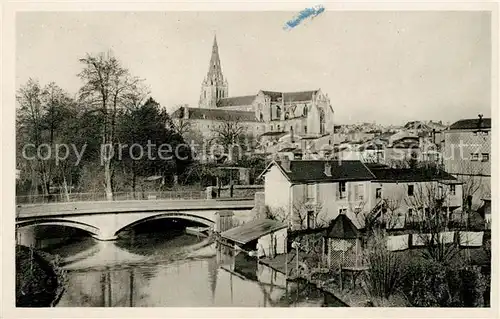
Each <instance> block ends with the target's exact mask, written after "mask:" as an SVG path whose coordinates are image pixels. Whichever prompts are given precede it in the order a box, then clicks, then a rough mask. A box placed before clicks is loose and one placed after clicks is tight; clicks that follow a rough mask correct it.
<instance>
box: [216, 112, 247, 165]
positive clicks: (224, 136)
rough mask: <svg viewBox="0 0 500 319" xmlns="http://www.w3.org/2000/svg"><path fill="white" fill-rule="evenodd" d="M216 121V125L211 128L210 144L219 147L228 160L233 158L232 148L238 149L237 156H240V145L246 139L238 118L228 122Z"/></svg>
mask: <svg viewBox="0 0 500 319" xmlns="http://www.w3.org/2000/svg"><path fill="white" fill-rule="evenodd" d="M216 121H217V124H216V125H213V126H212V128H211V133H212V139H211V141H210V142H211V143H210V144H212V143H216V144H218V145H220V146H221V147H222V148H223V149H224V152H225V154H227V156H228V158H229V160H232V158H233V152H234V147H238V152H239V154H238V155H239V156H241V152H242V151H243V147H242V145H243V144H244V143H245V137H246V134H245V130H246V129H245V126H244V125H243V123H242V122H241V119H240V118H238V117H234V118H232V119H229V120H227V119H222V118H218V119H217V120H216Z"/></svg>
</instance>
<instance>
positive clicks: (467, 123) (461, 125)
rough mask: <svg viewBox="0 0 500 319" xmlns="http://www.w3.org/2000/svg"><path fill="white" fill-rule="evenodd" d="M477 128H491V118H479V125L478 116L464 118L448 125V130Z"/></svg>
mask: <svg viewBox="0 0 500 319" xmlns="http://www.w3.org/2000/svg"><path fill="white" fill-rule="evenodd" d="M479 128H482V129H485V128H489V129H491V118H483V119H481V125H479V118H476V119H464V120H460V121H457V122H455V123H453V124H451V125H450V130H469V129H479Z"/></svg>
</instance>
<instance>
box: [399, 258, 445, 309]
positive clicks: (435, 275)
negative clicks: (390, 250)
mask: <svg viewBox="0 0 500 319" xmlns="http://www.w3.org/2000/svg"><path fill="white" fill-rule="evenodd" d="M402 290H403V293H404V294H405V295H406V297H407V298H408V300H409V301H410V302H411V304H412V305H413V306H415V307H446V306H451V302H450V299H451V295H450V293H449V285H448V281H447V269H446V268H445V267H444V265H442V264H441V263H439V262H437V261H435V260H433V259H424V258H418V257H416V258H412V259H411V260H410V261H409V262H408V264H407V266H406V269H405V278H404V280H403V285H402Z"/></svg>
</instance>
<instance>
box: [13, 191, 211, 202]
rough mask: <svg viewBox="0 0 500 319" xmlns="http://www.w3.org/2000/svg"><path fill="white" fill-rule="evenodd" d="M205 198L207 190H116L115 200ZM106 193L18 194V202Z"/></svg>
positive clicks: (103, 197) (85, 197) (102, 196)
mask: <svg viewBox="0 0 500 319" xmlns="http://www.w3.org/2000/svg"><path fill="white" fill-rule="evenodd" d="M157 199H163V200H186V199H205V191H202V190H199V191H162V192H115V193H113V200H114V201H124V200H157ZM106 200H107V198H106V194H105V193H69V194H50V195H26V196H16V204H37V203H66V202H86V201H106Z"/></svg>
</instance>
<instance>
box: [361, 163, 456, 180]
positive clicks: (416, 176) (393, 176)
mask: <svg viewBox="0 0 500 319" xmlns="http://www.w3.org/2000/svg"><path fill="white" fill-rule="evenodd" d="M366 166H367V167H368V168H369V169H370V171H371V172H372V173H373V174H374V175H375V179H374V180H375V181H384V182H425V181H437V180H445V181H455V180H456V178H455V177H453V176H452V175H451V174H448V173H447V172H445V171H443V170H441V169H429V168H425V167H418V168H391V167H389V166H385V165H381V164H370V163H367V164H366Z"/></svg>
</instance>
